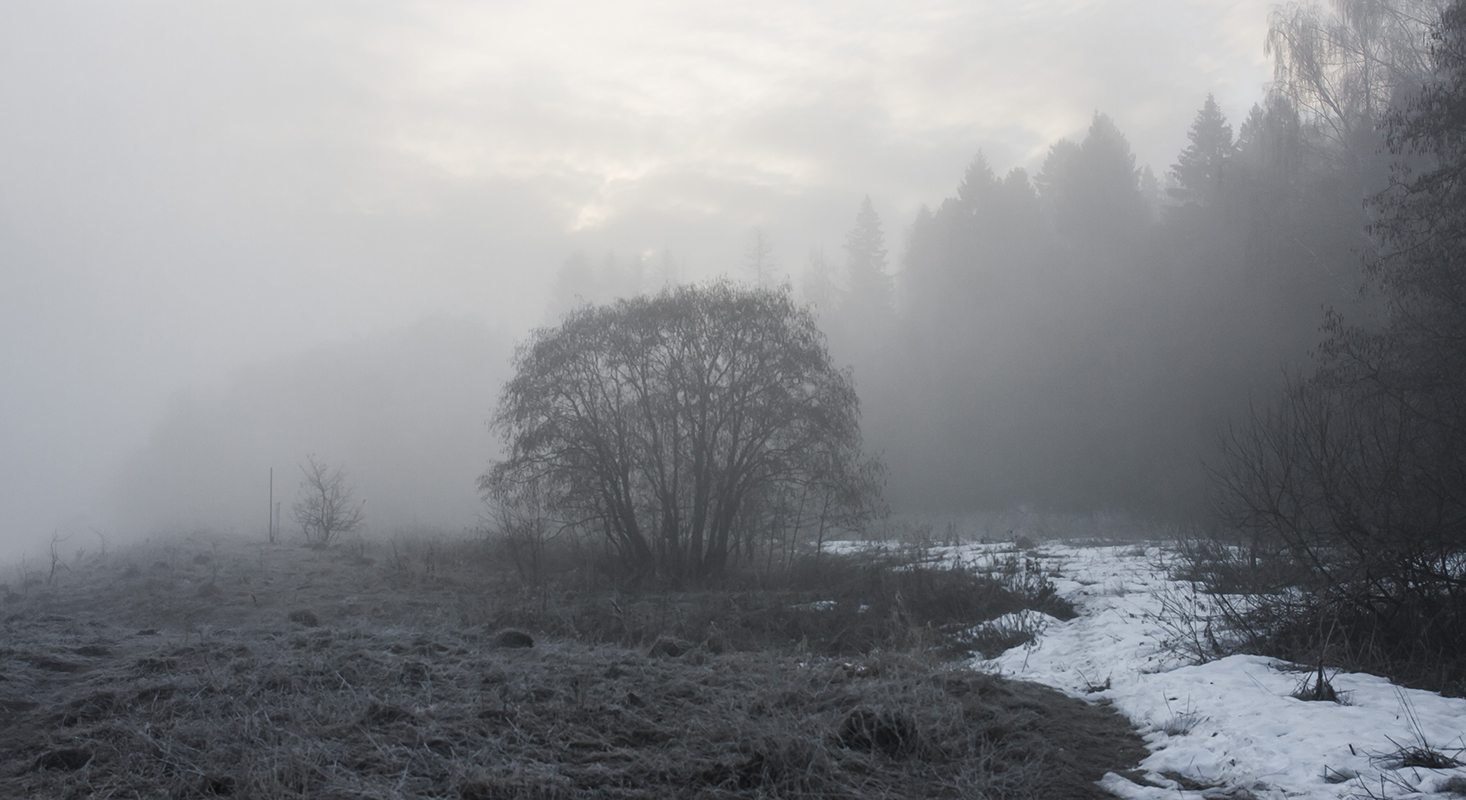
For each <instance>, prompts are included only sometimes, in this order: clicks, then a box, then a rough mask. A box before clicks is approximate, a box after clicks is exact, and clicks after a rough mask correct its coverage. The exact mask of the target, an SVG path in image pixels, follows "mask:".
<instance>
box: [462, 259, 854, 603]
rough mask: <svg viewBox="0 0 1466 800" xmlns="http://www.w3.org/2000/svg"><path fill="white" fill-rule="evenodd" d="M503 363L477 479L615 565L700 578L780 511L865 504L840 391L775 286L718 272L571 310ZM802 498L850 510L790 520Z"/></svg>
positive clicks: (782, 525)
mask: <svg viewBox="0 0 1466 800" xmlns="http://www.w3.org/2000/svg"><path fill="white" fill-rule="evenodd" d="M515 361H516V374H515V377H514V379H513V380H512V381H510V382H509V384H508V385H507V386H506V387H505V389H504V395H503V397H502V399H501V401H500V406H499V411H498V414H497V415H496V417H495V419H494V425H495V427H496V428H497V429H498V430H499V431H500V432H501V433H502V434H503V436H504V440H505V444H506V446H507V447H506V452H507V453H508V456H507V458H505V460H503V461H501V462H499V463H497V464H495V465H494V466H493V468H492V469H491V470H490V471H489V473H488V474H487V475H485V476H483V478H482V479H481V480H480V487H481V488H482V489H483V490H484V492H485V493H486V494H487V495H488V497H489V499H490V500H491V501H492V502H496V503H498V504H499V505H500V507H501V508H512V507H513V506H514V505H515V503H514V502H513V501H515V500H516V499H522V498H526V497H532V498H534V501H535V502H534V503H533V504H532V505H534V506H536V507H538V506H539V504H541V503H542V504H543V508H544V510H545V512H546V513H547V514H548V515H549V516H550V517H551V518H552V525H553V526H554V527H556V528H565V529H571V528H573V529H578V530H584V531H595V532H598V533H600V534H602V535H603V536H604V537H605V539H606V541H607V542H608V543H609V544H610V546H611V548H612V549H613V550H614V551H615V553H616V554H617V555H618V556H619V557H620V560H621V562H622V564H623V566H625V567H626V568H627V570H628V572H629V573H630V574H631V575H632V576H636V577H640V576H650V575H657V576H660V577H661V578H663V579H667V580H673V581H681V580H708V579H716V578H717V577H718V576H720V575H722V574H723V573H724V572H725V570H727V569H728V568H729V567H730V566H733V565H734V564H736V563H739V562H740V560H742V559H747V561H752V560H753V559H754V557H755V556H754V552H755V551H756V550H757V549H758V548H759V547H761V546H774V545H773V544H772V542H773V541H774V540H775V539H776V538H780V531H781V530H782V531H784V532H785V533H786V534H787V533H788V532H789V530H788V529H789V526H790V525H791V524H795V522H791V521H799V520H803V521H804V522H803V523H802V524H805V525H806V526H810V525H815V524H819V525H833V524H835V523H837V522H843V523H848V524H851V525H858V524H860V522H861V521H862V520H863V519H864V518H866V517H867V516H868V514H869V513H871V511H872V510H873V509H876V508H877V507H878V503H874V502H866V499H867V498H866V495H868V494H870V493H873V492H878V491H879V486H878V482H877V481H875V480H872V479H871V478H872V477H873V476H878V475H879V471H878V470H872V469H870V468H865V467H863V466H862V462H861V452H860V449H861V448H860V441H861V440H860V427H859V401H858V400H857V398H856V396H855V389H854V387H853V386H852V385H851V382H850V378H849V375H848V374H846V373H844V372H841V371H839V370H836V369H835V368H834V367H833V366H832V365H831V363H830V358H829V354H828V352H827V351H826V348H825V342H824V336H823V334H821V333H820V331H819V328H818V326H817V325H816V324H815V321H814V317H813V315H812V314H811V313H810V312H809V311H808V310H807V309H805V308H801V307H799V306H797V305H796V304H795V303H794V302H793V301H792V300H791V299H790V297H789V295H788V293H787V292H781V291H770V290H767V289H764V290H759V289H747V288H740V287H737V286H735V285H732V284H727V283H724V284H715V285H713V286H709V287H701V288H698V287H679V288H676V289H669V290H666V291H663V292H662V293H661V294H659V295H657V296H656V297H640V298H636V299H632V300H623V301H620V302H618V303H616V304H615V305H612V306H603V307H585V308H581V309H579V310H578V311H575V312H573V313H572V314H570V315H569V316H568V317H567V318H566V320H565V321H564V323H563V324H561V325H560V326H559V327H558V328H553V329H545V330H540V331H538V332H536V334H535V337H534V338H533V339H532V340H531V341H530V342H529V343H528V344H526V345H524V346H523V347H521V349H520V351H519V353H518V354H517V355H516V358H515ZM815 498H820V499H821V500H823V499H825V498H828V499H829V501H830V505H831V507H832V508H835V509H842V510H848V511H849V513H848V514H835V513H825V514H804V515H801V514H800V513H799V511H798V509H797V508H796V507H795V503H796V501H797V502H798V503H799V504H800V505H803V504H804V503H811V504H812V503H813V502H814V501H815ZM516 524H518V523H517V522H516ZM811 530H812V528H811ZM537 533H538V531H537ZM794 533H796V534H797V531H795V532H794ZM783 538H787V535H785V536H784V537H783ZM744 563H747V562H744Z"/></svg>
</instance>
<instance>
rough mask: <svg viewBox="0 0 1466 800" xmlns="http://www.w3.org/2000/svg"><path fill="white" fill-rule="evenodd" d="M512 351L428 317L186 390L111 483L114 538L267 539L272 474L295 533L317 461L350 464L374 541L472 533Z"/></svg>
mask: <svg viewBox="0 0 1466 800" xmlns="http://www.w3.org/2000/svg"><path fill="white" fill-rule="evenodd" d="M509 353H510V342H509V340H508V339H507V338H506V337H504V336H503V335H501V334H499V333H496V332H494V331H491V330H490V329H488V328H487V327H486V326H485V325H483V324H482V323H479V322H475V321H471V320H462V319H450V320H443V319H438V320H429V321H424V322H420V323H418V324H416V325H414V326H412V327H409V328H407V329H404V330H401V331H398V332H396V333H392V334H386V335H380V336H375V337H369V338H367V337H363V338H359V339H355V340H352V341H349V342H342V343H338V344H330V345H322V346H319V347H316V348H313V349H311V350H308V351H306V352H305V353H302V354H300V355H297V356H291V357H286V358H280V359H276V360H272V361H268V362H264V363H260V364H256V365H253V366H250V367H248V368H246V369H243V370H240V371H239V372H238V373H236V374H235V375H234V376H233V377H232V378H231V379H229V380H228V381H226V382H224V383H222V384H219V385H216V386H212V387H201V388H195V389H192V390H189V391H186V392H183V393H180V394H179V395H178V396H177V397H176V398H175V399H174V400H173V402H172V403H171V404H170V406H169V408H168V411H167V412H166V414H164V416H163V418H162V420H161V421H160V422H159V423H158V425H157V427H156V428H155V429H154V430H153V433H152V435H151V436H150V437H149V440H148V443H147V445H146V446H145V447H144V448H143V449H142V450H141V451H140V452H138V453H136V454H135V455H134V456H132V457H131V458H130V459H129V460H128V462H127V464H126V466H125V467H124V468H123V469H122V471H121V472H120V473H119V474H118V476H117V478H116V480H115V481H114V483H113V484H112V486H111V497H110V501H111V503H110V506H111V509H112V510H113V512H114V513H113V514H112V515H109V517H108V520H109V522H110V527H109V529H108V530H110V531H115V532H116V533H117V534H118V535H119V537H121V538H130V537H136V536H141V535H147V534H155V533H156V534H171V533H190V532H195V531H201V532H206V533H232V534H246V535H249V536H252V537H257V538H259V539H261V540H263V539H264V538H265V537H266V535H267V533H268V527H267V526H268V516H267V511H268V508H269V497H270V470H271V469H272V468H273V470H274V500H275V501H276V502H277V503H279V504H280V521H281V528H282V531H283V533H284V535H285V536H286V537H287V538H290V537H296V538H298V536H299V525H297V524H296V523H295V522H294V521H293V520H292V518H291V506H292V504H293V503H294V501H295V499H296V497H297V495H298V488H299V485H300V481H301V471H300V469H299V465H300V464H301V463H303V462H304V461H305V459H306V457H307V456H308V455H314V456H315V457H316V458H317V459H318V460H320V461H324V462H326V463H328V464H330V465H332V466H340V467H343V468H344V469H345V471H346V473H347V474H348V479H349V482H350V483H352V484H353V485H354V486H355V487H356V499H357V500H358V501H364V502H365V506H364V512H365V520H366V528H365V530H366V531H367V532H369V533H373V534H388V535H389V534H391V533H393V532H396V531H398V530H402V529H433V530H450V531H454V530H462V529H464V528H468V527H472V526H474V525H476V524H477V521H478V516H479V512H480V509H481V504H480V502H479V499H478V491H477V486H476V478H477V476H478V475H479V474H481V473H482V472H483V471H484V469H485V467H486V466H487V464H488V462H489V459H490V458H491V457H492V456H493V454H494V453H495V452H496V449H497V443H496V442H495V441H494V440H493V438H492V437H491V435H490V433H489V431H488V429H487V427H486V425H485V421H486V420H487V419H488V417H489V415H490V414H491V413H492V410H493V405H494V401H495V399H496V398H497V395H498V392H499V388H500V385H501V384H502V382H503V380H504V378H505V377H506V375H507V370H508V363H509Z"/></svg>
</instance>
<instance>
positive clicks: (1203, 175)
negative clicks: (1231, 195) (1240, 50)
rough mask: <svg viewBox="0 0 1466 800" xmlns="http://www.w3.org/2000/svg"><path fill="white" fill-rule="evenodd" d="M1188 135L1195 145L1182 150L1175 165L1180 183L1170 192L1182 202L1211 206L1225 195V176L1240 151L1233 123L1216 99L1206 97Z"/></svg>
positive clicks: (1174, 172) (1174, 173) (1174, 174)
mask: <svg viewBox="0 0 1466 800" xmlns="http://www.w3.org/2000/svg"><path fill="white" fill-rule="evenodd" d="M1186 136H1187V138H1188V139H1190V140H1191V144H1190V145H1189V146H1187V148H1186V149H1185V150H1182V151H1181V155H1180V157H1179V158H1178V159H1177V161H1178V163H1176V164H1172V165H1171V176H1172V177H1173V178H1175V180H1176V186H1174V187H1172V188H1171V190H1170V194H1171V196H1172V197H1175V198H1176V199H1177V200H1180V201H1181V202H1182V203H1188V204H1196V205H1210V204H1212V203H1215V202H1216V200H1217V197H1218V196H1219V195H1220V194H1221V189H1222V182H1223V180H1224V177H1223V176H1224V174H1225V173H1226V170H1227V167H1228V164H1229V162H1230V161H1231V160H1232V156H1233V155H1234V154H1235V153H1236V152H1237V145H1236V144H1234V143H1233V141H1232V126H1231V125H1229V124H1227V118H1226V117H1225V116H1223V115H1222V110H1221V109H1220V108H1218V107H1217V101H1216V98H1214V97H1212V96H1211V95H1210V94H1208V95H1207V96H1206V103H1205V104H1204V105H1203V106H1202V107H1201V110H1200V111H1198V112H1197V114H1196V120H1195V121H1194V122H1192V123H1191V131H1190V132H1189V133H1188V134H1186Z"/></svg>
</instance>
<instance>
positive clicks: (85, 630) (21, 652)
mask: <svg viewBox="0 0 1466 800" xmlns="http://www.w3.org/2000/svg"><path fill="white" fill-rule="evenodd" d="M1009 549H1010V550H1011V549H1012V548H1009ZM920 558H921V556H920V555H919V554H918V555H912V554H906V553H900V554H884V555H879V556H859V557H857V556H838V555H834V554H826V555H824V556H823V557H822V560H816V561H813V562H811V563H810V564H809V565H808V566H807V567H806V568H804V569H803V570H802V571H800V572H799V573H798V574H797V575H794V574H791V575H790V576H788V578H787V580H785V581H784V582H783V583H782V584H780V585H756V584H749V585H741V586H735V587H729V588H726V589H724V590H721V591H718V592H706V591H705V592H659V593H651V592H644V593H634V592H625V591H617V590H615V589H613V588H610V587H609V586H602V585H601V584H600V583H599V582H598V581H596V580H587V579H585V578H584V577H581V578H578V579H574V580H564V581H546V582H541V583H537V584H535V585H529V584H526V583H525V582H524V581H522V580H521V579H520V578H519V577H518V576H517V575H516V574H515V573H514V572H513V570H512V569H511V568H510V567H509V566H508V564H507V563H506V562H505V561H504V560H503V559H501V558H498V557H497V555H496V553H495V552H493V551H491V550H488V549H486V548H485V546H484V545H483V544H482V543H480V542H475V541H472V540H448V539H417V540H411V541H393V542H376V543H370V542H358V543H355V544H353V545H350V546H346V547H333V548H331V549H311V548H306V547H300V546H294V545H284V544H282V545H264V544H258V543H244V542H238V541H231V540H223V539H210V538H206V537H196V538H193V539H183V540H179V541H176V542H173V543H168V544H152V545H139V546H136V547H133V548H130V549H126V550H122V551H118V552H113V553H109V554H78V556H77V557H75V558H70V559H67V562H68V563H67V565H66V566H64V567H62V568H60V569H59V570H58V571H57V572H56V573H55V574H54V575H51V574H49V571H48V572H46V573H37V572H35V571H33V570H32V571H20V572H16V573H15V575H16V578H15V580H14V582H13V583H11V584H9V585H7V586H5V587H4V588H0V621H3V622H0V796H4V797H78V798H80V797H178V798H183V797H214V796H228V797H245V798H295V797H299V798H305V797H309V798H382V799H383V800H385V799H386V798H416V797H434V798H439V797H454V798H465V799H466V800H476V799H479V798H513V797H535V798H551V797H565V798H577V797H733V796H770V797H772V796H779V797H845V798H862V797H894V798H899V797H1014V798H1023V797H1034V798H1055V797H1059V798H1084V797H1101V796H1105V794H1104V792H1103V791H1102V790H1101V789H1099V788H1098V787H1097V785H1096V783H1095V782H1096V781H1099V780H1100V779H1101V778H1102V777H1104V776H1105V775H1106V773H1109V772H1114V771H1123V770H1125V769H1126V768H1129V767H1132V766H1134V765H1135V764H1136V762H1138V761H1139V760H1140V759H1141V758H1143V757H1144V756H1145V755H1146V751H1145V749H1144V748H1143V746H1142V744H1141V740H1140V739H1139V738H1138V737H1137V736H1136V735H1135V733H1134V732H1133V731H1132V729H1131V726H1130V724H1129V723H1128V722H1127V721H1126V720H1125V719H1123V718H1122V717H1119V716H1118V715H1116V714H1114V713H1113V712H1112V711H1111V710H1110V709H1108V708H1106V707H1104V706H1103V705H1099V704H1094V703H1087V702H1084V701H1083V700H1079V699H1075V698H1073V697H1069V696H1066V695H1064V694H1062V693H1060V692H1059V691H1056V690H1054V689H1051V688H1048V687H1045V686H1041V685H1038V684H1034V683H1025V682H1019V681H1012V680H1008V679H1005V678H1002V677H999V676H998V675H996V674H994V673H993V672H992V671H982V670H973V669H971V668H969V666H968V665H969V664H971V663H972V661H971V658H969V656H970V655H972V654H973V653H974V652H979V653H980V652H987V653H988V654H990V655H997V654H998V653H999V652H1001V650H1002V649H1004V648H1005V647H1007V646H1008V645H1011V644H1014V643H1017V642H1021V641H1023V639H1024V636H1026V635H1029V633H1028V632H1025V631H1024V630H1023V629H1022V626H1008V627H1003V626H1001V625H999V626H993V625H989V626H986V627H981V626H977V627H975V625H976V623H979V622H982V621H983V620H987V619H992V618H995V617H999V616H1000V615H1006V616H1005V617H1004V618H1012V617H1014V615H1015V614H1022V613H1030V612H1025V611H1023V609H1024V608H1033V609H1038V610H1040V611H1043V612H1044V613H1045V614H1047V615H1050V616H1051V617H1052V618H1062V617H1064V616H1066V615H1068V616H1072V607H1070V606H1068V605H1067V603H1065V602H1064V601H1062V599H1060V598H1058V597H1057V596H1056V595H1055V594H1054V593H1053V591H1052V586H1051V585H1048V584H1047V583H1046V582H1045V580H1044V579H1043V578H1041V577H1040V576H1035V575H1033V574H1031V573H1029V572H1028V571H1027V570H1026V569H1025V568H1024V566H1023V564H1024V562H1023V560H1022V558H1021V557H1020V556H1019V555H1018V554H1016V553H1010V554H1009V555H1008V556H1006V557H999V558H996V559H994V560H992V561H990V562H988V563H987V566H986V567H985V571H984V570H976V571H974V570H952V569H948V568H945V567H941V566H938V565H933V564H928V565H922V564H920V563H913V561H920ZM1004 558H1006V560H1004ZM7 577H8V576H7ZM1033 613H1037V612H1033ZM1046 618H1049V617H1046ZM995 631H997V634H995V633H994V632H995ZM995 635H996V636H997V638H996V639H995V638H994V636H995ZM1004 636H1008V637H1017V638H1015V639H1013V640H1012V641H1001V640H1002V639H1003V637H1004ZM530 645H532V646H530Z"/></svg>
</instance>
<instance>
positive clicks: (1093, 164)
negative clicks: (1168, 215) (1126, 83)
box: [1036, 112, 1147, 245]
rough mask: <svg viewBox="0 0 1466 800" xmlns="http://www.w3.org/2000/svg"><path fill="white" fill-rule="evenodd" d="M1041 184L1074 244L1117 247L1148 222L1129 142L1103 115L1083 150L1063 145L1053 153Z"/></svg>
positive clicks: (1062, 229)
mask: <svg viewBox="0 0 1466 800" xmlns="http://www.w3.org/2000/svg"><path fill="white" fill-rule="evenodd" d="M1036 182H1037V183H1038V186H1039V193H1040V194H1041V195H1042V196H1043V198H1044V200H1045V202H1046V203H1047V204H1048V206H1049V208H1050V210H1051V213H1052V214H1053V215H1054V223H1055V225H1056V227H1057V228H1058V229H1059V231H1060V232H1061V233H1063V234H1065V235H1067V236H1068V237H1069V238H1070V240H1071V241H1072V242H1076V243H1078V242H1084V243H1100V244H1111V245H1113V244H1116V243H1118V242H1121V241H1125V240H1128V239H1131V238H1133V237H1134V236H1135V235H1136V234H1138V233H1139V230H1140V227H1141V226H1142V224H1143V223H1144V221H1145V219H1146V217H1147V214H1146V208H1145V200H1144V198H1143V197H1142V196H1141V194H1140V170H1139V169H1137V168H1136V166H1135V154H1134V153H1133V152H1131V150H1130V142H1128V141H1127V140H1126V139H1125V135H1124V134H1122V133H1120V129H1119V128H1117V127H1115V122H1114V120H1112V119H1110V118H1109V117H1108V116H1107V115H1105V114H1101V113H1099V112H1095V115H1094V119H1093V120H1092V121H1091V122H1090V125H1089V132H1088V133H1087V134H1086V135H1085V137H1084V142H1083V143H1082V144H1078V145H1076V144H1074V143H1073V142H1070V141H1068V140H1061V141H1059V142H1058V143H1056V144H1055V145H1054V146H1053V147H1052V148H1050V150H1049V156H1048V158H1047V159H1045V160H1044V164H1043V169H1042V170H1041V171H1040V172H1039V175H1038V178H1037V180H1036Z"/></svg>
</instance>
